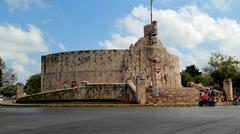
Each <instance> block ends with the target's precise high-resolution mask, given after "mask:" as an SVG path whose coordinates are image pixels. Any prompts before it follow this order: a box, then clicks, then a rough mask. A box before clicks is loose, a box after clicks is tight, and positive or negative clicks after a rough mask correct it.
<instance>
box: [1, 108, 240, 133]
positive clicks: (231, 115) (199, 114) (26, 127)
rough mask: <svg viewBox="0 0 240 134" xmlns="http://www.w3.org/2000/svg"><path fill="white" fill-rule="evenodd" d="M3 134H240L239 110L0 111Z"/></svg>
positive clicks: (74, 109) (18, 109)
mask: <svg viewBox="0 0 240 134" xmlns="http://www.w3.org/2000/svg"><path fill="white" fill-rule="evenodd" d="M0 133H1V134H5V133H7V134H32V133H34V134H35V133H36V134H45V133H51V134H62V133H65V134H75V133H76V134H215V133H216V134H240V107H215V108H206V107H205V108H157V107H155V108H154V107H135V108H134V107H131V108H0Z"/></svg>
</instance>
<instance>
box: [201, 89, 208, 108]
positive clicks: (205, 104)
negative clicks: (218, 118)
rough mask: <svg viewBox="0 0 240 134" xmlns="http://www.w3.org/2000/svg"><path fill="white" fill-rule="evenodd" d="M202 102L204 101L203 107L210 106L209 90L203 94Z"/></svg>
mask: <svg viewBox="0 0 240 134" xmlns="http://www.w3.org/2000/svg"><path fill="white" fill-rule="evenodd" d="M202 101H203V106H207V105H208V91H207V90H204V92H203V93H202Z"/></svg>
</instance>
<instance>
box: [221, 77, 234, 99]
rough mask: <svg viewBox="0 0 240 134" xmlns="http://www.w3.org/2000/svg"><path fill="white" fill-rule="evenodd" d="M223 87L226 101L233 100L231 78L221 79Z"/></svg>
mask: <svg viewBox="0 0 240 134" xmlns="http://www.w3.org/2000/svg"><path fill="white" fill-rule="evenodd" d="M223 89H224V91H225V93H226V97H227V101H233V89H232V80H231V79H226V80H224V81H223Z"/></svg>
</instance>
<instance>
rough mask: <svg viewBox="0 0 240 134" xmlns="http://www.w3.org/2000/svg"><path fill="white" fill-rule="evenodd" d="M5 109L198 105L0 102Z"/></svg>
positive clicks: (186, 105) (178, 105)
mask: <svg viewBox="0 0 240 134" xmlns="http://www.w3.org/2000/svg"><path fill="white" fill-rule="evenodd" d="M0 106H2V107H4V106H6V107H196V106H197V105H196V104H160V105H156V104H145V105H140V104H76V103H75V104H73V103H69V104H67V103H63V104H61V103H56V104H19V103H5V102H0Z"/></svg>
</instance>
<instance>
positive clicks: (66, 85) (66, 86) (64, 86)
mask: <svg viewBox="0 0 240 134" xmlns="http://www.w3.org/2000/svg"><path fill="white" fill-rule="evenodd" d="M63 88H64V89H68V88H69V85H68V80H66V81H65V82H64V84H63Z"/></svg>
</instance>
